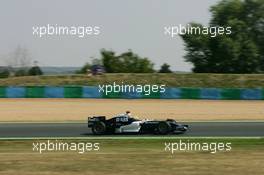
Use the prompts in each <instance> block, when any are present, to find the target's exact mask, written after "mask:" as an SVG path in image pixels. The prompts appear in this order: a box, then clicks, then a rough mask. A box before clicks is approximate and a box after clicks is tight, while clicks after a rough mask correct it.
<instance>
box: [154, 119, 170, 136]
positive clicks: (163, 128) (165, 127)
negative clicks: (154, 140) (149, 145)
mask: <svg viewBox="0 0 264 175" xmlns="http://www.w3.org/2000/svg"><path fill="white" fill-rule="evenodd" d="M157 130H158V134H163V135H165V134H168V133H169V132H170V130H171V126H170V124H169V123H168V122H159V124H158V128H157Z"/></svg>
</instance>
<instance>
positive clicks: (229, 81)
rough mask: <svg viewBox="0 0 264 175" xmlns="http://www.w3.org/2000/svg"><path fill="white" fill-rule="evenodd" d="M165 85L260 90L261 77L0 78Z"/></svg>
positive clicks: (7, 82) (27, 82) (30, 82)
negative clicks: (258, 88)
mask: <svg viewBox="0 0 264 175" xmlns="http://www.w3.org/2000/svg"><path fill="white" fill-rule="evenodd" d="M113 82H116V83H119V84H121V83H122V82H123V83H124V84H158V85H160V84H165V85H166V86H168V87H219V88H257V87H264V74H193V73H185V74H174V73H173V74H158V73H153V74H134V73H127V74H125V73H120V74H105V75H100V76H93V77H88V76H86V75H60V76H35V77H33V76H28V77H11V78H6V79H0V86H14V85H17V86H42V85H50V86H62V85H89V86H94V85H98V84H112V83H113Z"/></svg>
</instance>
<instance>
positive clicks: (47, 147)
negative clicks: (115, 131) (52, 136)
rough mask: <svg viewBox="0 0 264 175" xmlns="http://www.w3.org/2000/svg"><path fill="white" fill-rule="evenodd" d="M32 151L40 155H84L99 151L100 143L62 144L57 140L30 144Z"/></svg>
mask: <svg viewBox="0 0 264 175" xmlns="http://www.w3.org/2000/svg"><path fill="white" fill-rule="evenodd" d="M32 150H33V151H34V152H38V153H40V154H42V153H44V152H59V151H62V152H66V151H67V152H77V153H79V154H84V153H86V152H91V151H99V150H100V143H97V142H63V141H59V140H47V141H39V142H33V143H32Z"/></svg>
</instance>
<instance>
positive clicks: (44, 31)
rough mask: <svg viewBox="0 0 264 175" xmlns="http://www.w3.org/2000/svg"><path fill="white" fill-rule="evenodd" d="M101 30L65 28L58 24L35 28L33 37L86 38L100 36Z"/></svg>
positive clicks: (80, 27) (90, 27)
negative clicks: (66, 36)
mask: <svg viewBox="0 0 264 175" xmlns="http://www.w3.org/2000/svg"><path fill="white" fill-rule="evenodd" d="M100 33H101V28H100V27H99V26H86V25H85V26H65V25H58V24H54V25H52V24H47V25H43V26H33V27H32V35H34V36H37V37H39V38H42V37H44V36H63V35H69V36H77V37H78V38H84V37H87V36H91V35H99V34H100Z"/></svg>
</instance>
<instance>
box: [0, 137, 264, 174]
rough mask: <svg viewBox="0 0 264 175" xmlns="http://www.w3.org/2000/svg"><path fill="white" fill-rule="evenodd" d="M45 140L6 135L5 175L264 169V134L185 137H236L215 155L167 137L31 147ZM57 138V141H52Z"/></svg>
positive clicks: (1, 166)
mask: <svg viewBox="0 0 264 175" xmlns="http://www.w3.org/2000/svg"><path fill="white" fill-rule="evenodd" d="M37 141H39V142H44V141H46V140H45V139H44V140H34V139H32V140H31V139H29V140H8V139H7V140H1V141H0V156H1V159H0V174H5V175H13V174H18V173H19V174H22V175H23V174H34V175H35V174H37V175H39V174H52V175H57V174H64V175H68V174H73V175H75V174H88V175H90V174H91V175H101V174H102V175H103V174H110V175H119V174H129V175H130V174H131V175H134V174H135V175H136V174H144V175H148V174H151V175H158V174H217V175H218V174H240V175H244V174H263V172H264V167H263V166H262V165H263V157H264V147H263V146H264V139H260V138H188V139H187V138H183V139H181V141H183V142H199V143H203V142H207V143H213V142H218V143H219V142H223V143H227V142H231V143H232V150H231V151H228V152H217V153H215V154H212V153H210V152H208V151H176V152H175V153H174V154H171V153H170V152H166V151H165V150H164V148H165V147H164V143H165V142H179V141H180V139H179V138H162V139H151V138H150V139H146V138H142V139H129V138H128V139H125V138H122V139H94V138H93V139H81V138H79V139H73V140H70V139H67V140H60V141H64V142H99V143H100V151H93V152H87V153H85V154H78V153H76V152H45V153H42V154H39V153H37V152H33V151H32V142H37ZM53 141H54V140H53Z"/></svg>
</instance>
